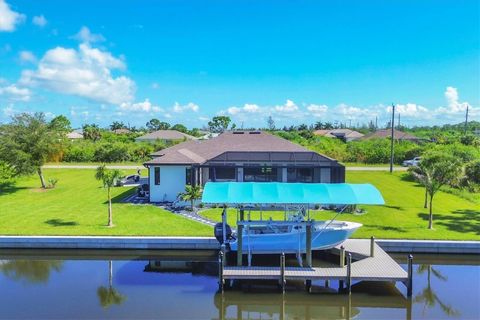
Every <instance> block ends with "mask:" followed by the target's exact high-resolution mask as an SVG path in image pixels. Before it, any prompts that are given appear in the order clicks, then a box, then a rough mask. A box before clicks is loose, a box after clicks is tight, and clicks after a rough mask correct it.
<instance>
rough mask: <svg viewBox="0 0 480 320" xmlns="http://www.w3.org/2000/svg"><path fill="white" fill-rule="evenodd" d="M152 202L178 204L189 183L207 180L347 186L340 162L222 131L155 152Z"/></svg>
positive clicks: (252, 134)
mask: <svg viewBox="0 0 480 320" xmlns="http://www.w3.org/2000/svg"><path fill="white" fill-rule="evenodd" d="M152 157H153V158H152V160H150V161H148V162H146V163H145V164H144V165H145V166H146V167H147V168H148V173H149V185H150V201H151V202H164V201H169V202H170V201H175V200H176V199H177V195H178V193H180V192H183V191H184V190H185V186H186V185H187V184H192V185H204V184H205V183H206V182H208V181H241V182H248V181H255V182H268V181H279V182H324V183H341V182H345V167H344V166H343V165H341V164H339V163H338V162H337V161H336V160H334V159H331V158H328V157H326V156H323V155H321V154H318V153H316V152H313V151H310V150H307V149H305V148H304V147H302V146H300V145H297V144H295V143H292V142H290V141H288V140H285V139H283V138H280V137H278V136H274V135H271V134H269V133H265V132H261V131H233V132H224V133H222V134H220V135H219V136H218V137H215V138H212V139H209V140H191V141H186V142H183V143H180V144H177V145H174V146H172V147H169V148H166V149H163V150H160V151H158V152H155V153H154V154H152Z"/></svg>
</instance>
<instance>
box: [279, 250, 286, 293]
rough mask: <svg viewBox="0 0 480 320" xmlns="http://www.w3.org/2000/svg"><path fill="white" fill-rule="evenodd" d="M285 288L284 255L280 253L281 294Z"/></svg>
mask: <svg viewBox="0 0 480 320" xmlns="http://www.w3.org/2000/svg"><path fill="white" fill-rule="evenodd" d="M285 286H286V280H285V253H284V252H282V255H281V256H280V287H281V289H282V293H285Z"/></svg>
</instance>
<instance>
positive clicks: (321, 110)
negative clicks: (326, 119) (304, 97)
mask: <svg viewBox="0 0 480 320" xmlns="http://www.w3.org/2000/svg"><path fill="white" fill-rule="evenodd" d="M307 110H308V111H310V113H311V114H312V115H313V116H314V117H323V116H325V114H326V113H327V111H328V106H327V105H325V104H310V105H308V106H307Z"/></svg>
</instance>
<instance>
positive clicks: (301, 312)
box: [0, 251, 480, 320]
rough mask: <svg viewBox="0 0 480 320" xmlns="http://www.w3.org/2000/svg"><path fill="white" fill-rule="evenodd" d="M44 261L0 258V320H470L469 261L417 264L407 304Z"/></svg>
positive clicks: (66, 258) (317, 289)
mask: <svg viewBox="0 0 480 320" xmlns="http://www.w3.org/2000/svg"><path fill="white" fill-rule="evenodd" d="M2 254H4V251H2ZM54 254H55V255H54ZM54 254H53V253H52V255H51V256H46V255H45V253H44V252H43V251H42V252H41V253H39V252H38V251H37V252H35V253H32V254H31V255H25V254H23V255H20V254H17V256H14V255H13V254H11V255H9V256H5V255H4V256H3V259H5V260H2V257H1V256H0V288H1V290H2V294H1V295H0V318H8V319H12V318H16V319H20V318H23V319H34V318H35V319H36V318H43V319H47V318H48V319H68V318H73V317H75V318H88V319H119V318H136V319H138V318H144V319H152V318H163V319H357V320H358V319H392V320H393V319H419V318H421V319H440V318H453V317H461V318H462V319H480V309H479V305H478V301H480V288H479V286H475V283H480V267H479V261H478V259H477V258H478V257H470V258H464V260H461V259H460V258H459V256H455V260H450V261H449V260H448V259H446V258H445V257H443V258H441V256H428V257H426V258H424V260H423V261H422V260H421V259H420V257H419V258H417V259H416V261H417V263H418V262H419V263H420V264H416V265H415V271H416V272H415V273H414V295H413V296H414V298H413V299H411V300H410V299H407V298H406V297H405V293H406V290H405V287H404V286H403V284H398V285H397V286H395V285H394V284H393V283H390V282H359V283H354V285H353V286H352V294H351V296H349V295H347V294H342V293H339V291H338V281H330V283H325V282H324V281H315V282H314V283H313V284H312V285H313V286H312V293H311V294H309V293H307V292H306V291H305V286H304V284H303V282H300V281H299V282H295V281H289V282H288V288H287V293H286V294H285V295H282V294H281V293H279V290H278V287H277V284H276V282H272V281H265V282H264V283H258V282H252V283H249V282H246V281H244V282H237V283H234V284H233V286H232V288H227V290H226V291H225V292H224V293H223V294H220V293H217V289H218V285H217V277H218V269H217V264H216V262H215V257H212V259H211V258H208V259H207V258H205V259H203V258H198V257H194V256H193V255H192V254H188V253H186V254H184V255H183V256H179V255H177V256H168V257H166V256H163V255H160V254H158V253H155V254H156V255H155V254H152V255H149V256H145V255H143V256H141V255H137V256H131V252H129V253H128V255H118V253H117V252H115V253H108V252H105V251H97V252H95V253H93V254H90V253H88V254H82V255H80V254H79V253H78V251H71V252H68V253H66V254H65V255H64V254H63V253H62V255H60V256H59V255H58V252H55V253H54ZM40 258H41V259H45V260H38V259H40ZM76 259H81V260H76ZM469 259H470V260H469ZM402 260H404V256H403V257H402ZM24 283H36V284H38V283H41V284H42V285H36V286H27V287H26V286H25V285H24ZM18 301H22V307H21V308H19V307H18Z"/></svg>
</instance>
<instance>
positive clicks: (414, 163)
mask: <svg viewBox="0 0 480 320" xmlns="http://www.w3.org/2000/svg"><path fill="white" fill-rule="evenodd" d="M421 160H422V158H421V157H415V158H413V159H411V160H405V161H403V163H402V165H403V166H404V167H416V166H418V165H419V164H420V161H421Z"/></svg>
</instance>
